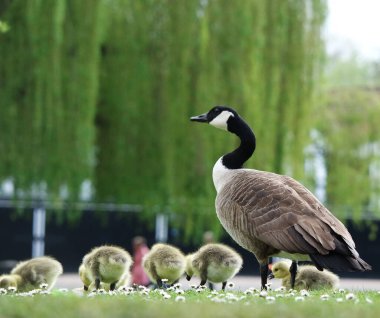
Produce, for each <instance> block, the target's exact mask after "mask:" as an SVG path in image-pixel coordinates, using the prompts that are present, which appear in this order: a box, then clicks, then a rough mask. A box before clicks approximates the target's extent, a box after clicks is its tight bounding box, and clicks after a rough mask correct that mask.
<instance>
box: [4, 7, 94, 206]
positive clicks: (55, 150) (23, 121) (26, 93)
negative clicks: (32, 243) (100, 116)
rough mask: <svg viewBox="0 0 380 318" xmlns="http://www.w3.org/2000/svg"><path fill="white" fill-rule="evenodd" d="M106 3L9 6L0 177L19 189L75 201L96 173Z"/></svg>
mask: <svg viewBox="0 0 380 318" xmlns="http://www.w3.org/2000/svg"><path fill="white" fill-rule="evenodd" d="M100 4H101V2H95V3H94V2H93V1H37V0H31V1H27V2H24V1H10V2H8V3H7V6H6V7H5V10H4V11H3V12H4V14H3V15H2V16H1V17H2V19H4V20H6V21H8V23H9V25H10V26H11V30H10V31H9V32H7V33H6V34H2V35H1V38H0V41H1V45H0V55H1V62H0V78H1V88H0V94H1V96H0V99H1V105H2V106H1V107H0V127H1V128H0V129H1V130H2V136H3V138H2V139H1V141H0V151H1V153H2V158H1V159H0V161H1V164H0V176H1V179H2V180H3V179H5V178H11V179H12V180H13V182H14V185H15V188H16V194H17V196H21V197H33V198H36V197H39V198H49V199H54V198H60V197H62V196H63V197H64V198H67V197H68V196H69V197H70V198H71V199H72V200H76V199H77V197H78V189H79V187H80V185H81V184H82V182H83V181H84V180H86V179H91V177H92V175H93V168H94V162H95V161H94V139H95V127H94V125H93V121H94V116H95V110H96V104H97V103H96V100H97V97H98V85H97V84H98V71H99V68H98V58H99V49H98V48H99V42H100V33H101V32H100V28H101V22H102V17H101V15H102V13H101V11H100ZM84 12H86V14H84Z"/></svg>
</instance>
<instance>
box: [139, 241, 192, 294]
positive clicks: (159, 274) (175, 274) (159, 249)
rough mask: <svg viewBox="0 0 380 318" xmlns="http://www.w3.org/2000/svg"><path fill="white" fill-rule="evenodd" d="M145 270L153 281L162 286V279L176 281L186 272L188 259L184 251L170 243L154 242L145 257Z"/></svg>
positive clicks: (171, 282) (170, 281) (169, 282)
mask: <svg viewBox="0 0 380 318" xmlns="http://www.w3.org/2000/svg"><path fill="white" fill-rule="evenodd" d="M143 266H144V270H145V272H146V273H147V275H148V276H149V278H150V280H151V281H152V282H155V283H156V284H157V285H158V287H162V280H163V279H167V283H168V284H173V283H176V282H177V281H178V280H179V278H180V277H181V276H182V274H183V273H184V272H185V266H186V260H185V256H184V255H183V254H182V252H181V251H180V250H179V249H178V248H176V247H174V246H171V245H169V244H162V243H157V244H154V245H153V246H152V248H151V250H150V251H149V253H148V254H146V255H145V256H144V258H143Z"/></svg>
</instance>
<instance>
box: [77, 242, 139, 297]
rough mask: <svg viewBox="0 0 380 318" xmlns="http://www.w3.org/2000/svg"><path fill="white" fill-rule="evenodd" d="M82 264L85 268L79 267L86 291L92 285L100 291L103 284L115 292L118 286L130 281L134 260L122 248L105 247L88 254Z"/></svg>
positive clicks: (97, 248) (96, 248)
mask: <svg viewBox="0 0 380 318" xmlns="http://www.w3.org/2000/svg"><path fill="white" fill-rule="evenodd" d="M82 264H83V267H79V275H80V277H81V279H82V282H83V284H84V289H85V290H88V289H89V287H90V285H91V284H92V283H94V284H95V288H96V289H99V287H100V284H101V283H105V284H109V289H110V290H114V289H115V288H116V286H117V285H120V283H124V282H125V281H126V280H129V277H130V267H131V265H132V258H131V256H130V255H129V253H128V252H127V251H126V250H124V249H123V248H121V247H118V246H111V245H104V246H100V247H95V248H93V249H92V250H91V251H90V252H89V253H88V254H86V255H85V256H84V257H83V262H82ZM89 282H91V284H89ZM88 284H89V285H88Z"/></svg>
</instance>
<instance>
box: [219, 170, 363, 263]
mask: <svg viewBox="0 0 380 318" xmlns="http://www.w3.org/2000/svg"><path fill="white" fill-rule="evenodd" d="M220 194H221V197H223V200H229V201H232V202H233V204H235V205H238V206H239V207H240V209H235V211H236V210H239V211H240V212H239V213H241V215H240V217H241V218H244V219H245V220H246V222H248V226H249V227H250V232H251V233H252V235H254V236H255V238H257V239H259V240H261V241H263V242H264V243H266V244H268V245H270V246H272V247H274V248H276V249H279V250H284V251H287V252H290V253H302V254H315V253H319V254H323V255H325V254H328V253H329V252H330V251H333V250H336V249H337V248H339V249H340V250H341V251H340V252H341V253H342V254H345V255H350V254H352V253H355V254H354V255H355V256H356V255H357V252H356V251H355V245H354V243H353V241H352V238H351V235H350V234H349V233H348V231H347V230H346V229H345V227H344V226H343V224H342V223H341V222H340V221H339V220H338V219H336V218H335V217H334V216H333V215H332V214H331V213H330V212H329V211H328V210H327V209H326V208H325V207H324V206H323V205H322V204H321V203H320V202H319V201H318V200H317V199H316V198H315V196H314V195H313V194H312V193H311V192H310V191H308V190H307V189H306V188H305V187H304V186H303V185H301V184H300V183H298V182H297V181H295V180H294V179H292V178H290V177H286V176H281V175H277V174H273V173H268V172H261V171H256V170H253V171H249V170H242V171H240V172H238V173H237V174H236V175H235V177H234V178H233V179H232V180H231V182H229V183H228V184H227V185H226V186H225V187H224V188H223V190H222V193H220ZM220 203H221V204H223V202H220ZM230 203H231V202H230ZM236 217H239V216H236ZM238 223H239V222H237V224H238ZM340 236H341V237H343V240H344V242H346V243H347V245H348V246H349V248H347V247H346V244H344V243H343V242H339V240H338V239H337V237H340Z"/></svg>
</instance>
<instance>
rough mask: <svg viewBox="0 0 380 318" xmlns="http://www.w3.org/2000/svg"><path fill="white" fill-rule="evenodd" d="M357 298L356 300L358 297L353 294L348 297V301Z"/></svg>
mask: <svg viewBox="0 0 380 318" xmlns="http://www.w3.org/2000/svg"><path fill="white" fill-rule="evenodd" d="M355 298H356V296H355V295H354V294H353V293H349V294H347V295H346V300H353V299H355Z"/></svg>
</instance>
